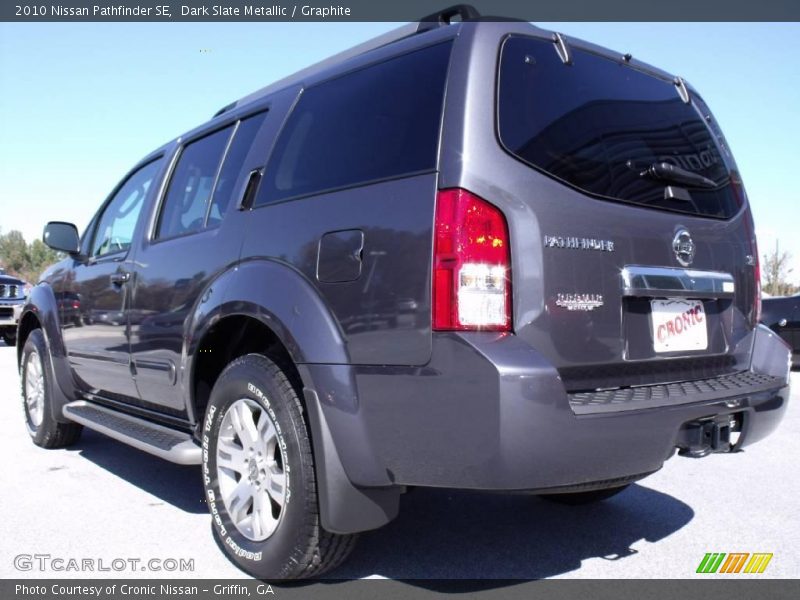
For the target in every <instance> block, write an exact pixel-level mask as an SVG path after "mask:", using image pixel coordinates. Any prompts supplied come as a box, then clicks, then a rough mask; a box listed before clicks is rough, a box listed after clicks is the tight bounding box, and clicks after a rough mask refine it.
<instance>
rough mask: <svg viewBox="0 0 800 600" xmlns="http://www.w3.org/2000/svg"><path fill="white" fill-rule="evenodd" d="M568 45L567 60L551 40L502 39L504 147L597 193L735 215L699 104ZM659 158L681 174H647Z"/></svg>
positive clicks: (727, 174) (722, 162)
mask: <svg viewBox="0 0 800 600" xmlns="http://www.w3.org/2000/svg"><path fill="white" fill-rule="evenodd" d="M571 50H572V64H570V65H567V64H564V62H562V60H561V58H560V57H559V54H558V52H557V51H556V47H555V45H554V44H553V42H551V41H545V40H539V39H534V38H529V37H522V36H512V37H509V38H508V39H507V40H506V41H505V42H504V44H503V49H502V55H501V61H500V76H499V83H498V88H499V89H498V92H499V98H498V125H499V135H500V141H501V142H502V144H503V146H505V148H506V149H507V150H508V151H509V152H511V153H512V154H514V155H515V156H516V157H518V158H520V159H521V160H523V161H525V162H526V163H528V164H529V165H531V166H532V167H535V168H537V169H539V170H541V171H544V172H545V173H547V174H548V175H551V176H553V177H556V178H558V179H560V180H562V181H563V182H565V183H567V184H570V185H572V186H574V187H577V188H579V189H580V190H582V191H584V192H587V193H589V194H592V195H595V196H599V197H602V198H604V199H609V200H616V201H623V202H631V203H635V204H641V205H645V206H650V207H653V208H659V209H664V210H673V211H679V212H687V213H691V214H696V215H701V216H707V217H716V218H729V217H731V216H733V215H734V214H735V213H736V212H737V211H738V209H739V206H740V204H741V194H740V193H739V190H740V187H739V185H738V181H739V179H738V174H737V173H736V172H735V171H734V169H735V163H734V162H733V159H732V157H731V156H730V153H729V151H728V149H727V146H726V144H725V140H724V139H723V138H722V134H721V132H720V131H719V128H718V127H717V126H716V123H714V121H713V117H712V116H711V114H710V113H709V112H708V109H707V107H706V106H705V104H704V103H703V102H702V100H700V99H699V98H697V97H696V96H695V97H692V98H691V101H690V103H688V104H687V103H686V102H684V101H683V100H682V99H681V97H680V94H679V92H678V88H677V87H676V85H675V84H674V83H673V82H672V81H669V80H665V79H661V78H659V77H656V76H654V75H651V74H648V73H645V72H643V71H640V70H638V69H635V68H633V67H631V66H629V65H626V64H623V63H621V62H617V61H614V60H610V59H608V58H604V57H602V56H600V55H598V54H595V53H593V52H589V51H584V50H581V49H577V48H574V47H573V48H572V49H571ZM690 96H691V94H690ZM663 163H667V164H668V165H673V166H675V167H678V168H679V169H680V171H681V172H680V173H678V175H675V174H674V172H673V174H671V175H668V176H667V175H665V174H664V173H663V169H661V170H660V171H659V170H658V169H656V171H657V172H656V173H654V172H653V170H652V169H651V167H652V166H653V165H661V164H663ZM648 170H649V171H650V172H649V173H647V174H645V172H647V171H648ZM697 176H701V177H700V179H703V178H704V181H702V182H701V183H698V181H697V179H698V177H697ZM676 178H677V179H676ZM732 180H733V181H734V182H735V184H734V185H733V186H732V185H731V181H732ZM668 186H669V189H668ZM676 188H678V189H676Z"/></svg>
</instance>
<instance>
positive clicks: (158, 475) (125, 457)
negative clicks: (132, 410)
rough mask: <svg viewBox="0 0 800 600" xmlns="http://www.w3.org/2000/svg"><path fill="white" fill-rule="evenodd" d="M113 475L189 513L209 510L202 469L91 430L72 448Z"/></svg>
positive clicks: (85, 430) (84, 431) (86, 431)
mask: <svg viewBox="0 0 800 600" xmlns="http://www.w3.org/2000/svg"><path fill="white" fill-rule="evenodd" d="M68 450H71V451H77V452H80V455H81V456H82V457H83V458H86V459H87V460H90V461H91V462H93V463H94V464H96V465H97V466H99V467H102V468H103V469H105V470H106V471H108V472H109V473H113V474H114V475H116V476H117V477H120V478H122V479H124V480H125V481H127V482H128V483H130V484H132V485H135V486H136V487H138V488H140V489H142V490H144V491H145V492H147V493H149V494H152V495H153V496H156V497H157V498H160V499H161V500H163V501H164V502H166V503H168V504H171V505H172V506H174V507H176V508H179V509H181V510H183V511H186V512H189V513H197V514H199V513H205V512H207V511H208V509H207V508H206V503H205V499H204V494H203V481H202V479H201V475H200V467H199V466H185V465H176V464H173V463H171V462H167V461H165V460H162V459H160V458H157V457H155V456H151V455H150V454H147V453H146V452H142V451H141V450H137V449H136V448H131V447H130V446H126V445H125V444H122V443H120V442H118V441H116V440H113V439H111V438H109V437H106V436H104V435H102V434H100V433H97V432H95V431H92V430H90V429H86V428H84V429H83V434H82V435H81V439H80V441H79V442H78V443H77V444H75V445H74V446H72V447H71V448H68Z"/></svg>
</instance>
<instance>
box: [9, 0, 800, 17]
mask: <svg viewBox="0 0 800 600" xmlns="http://www.w3.org/2000/svg"><path fill="white" fill-rule="evenodd" d="M459 1H463V0H396V1H387V0H328V1H324V0H300V1H299V2H293V1H286V0H274V1H272V2H270V1H269V0H266V1H264V2H259V1H258V0H255V1H251V0H222V1H218V2H214V1H208V2H205V1H198V0H181V1H179V2H174V1H171V0H93V1H92V0H89V1H86V0H60V1H59V0H56V1H55V2H50V1H48V2H44V1H42V0H34V1H32V2H26V1H24V0H15V1H4V2H2V3H0V21H12V22H14V21H29V22H36V21H39V22H46V21H98V22H112V21H162V22H164V21H167V22H168V21H249V22H258V21H402V22H406V21H417V20H420V19H421V18H422V17H425V16H428V15H431V14H435V13H437V12H439V11H442V10H443V9H445V8H446V7H449V6H452V5H454V4H457V3H459ZM466 3H467V4H470V5H471V6H473V7H474V8H475V9H477V11H478V12H479V13H480V14H481V15H482V16H484V17H489V18H492V17H495V18H497V17H502V18H514V19H522V20H525V21H798V20H800V2H798V1H797V0H758V1H755V0H669V1H668V2H663V1H643V0H602V1H600V0H556V1H545V0H467V2H466Z"/></svg>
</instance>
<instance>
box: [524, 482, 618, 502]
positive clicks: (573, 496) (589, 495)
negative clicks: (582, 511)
mask: <svg viewBox="0 0 800 600" xmlns="http://www.w3.org/2000/svg"><path fill="white" fill-rule="evenodd" d="M627 488H628V486H627V485H621V486H619V487H613V488H606V489H604V490H589V491H586V492H572V493H565V494H542V495H540V496H539V497H540V498H542V499H543V500H548V501H549V502H555V503H556V504H567V505H570V506H580V505H582V504H593V503H595V502H601V501H603V500H607V499H609V498H611V497H613V496H616V495H617V494H619V493H620V492H622V491H623V490H626V489H627Z"/></svg>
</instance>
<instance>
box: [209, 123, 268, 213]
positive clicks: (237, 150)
mask: <svg viewBox="0 0 800 600" xmlns="http://www.w3.org/2000/svg"><path fill="white" fill-rule="evenodd" d="M266 116H267V113H265V112H263V113H260V114H257V115H254V116H252V117H248V118H247V119H244V120H243V121H241V122H240V123H239V127H237V128H236V133H235V134H234V137H233V141H232V142H231V145H230V148H228V152H227V154H226V155H225V162H224V163H223V165H222V169H220V172H219V177H218V178H217V185H216V187H215V188H214V195H213V197H212V200H211V207H210V209H209V212H208V222H207V223H206V226H207V227H213V226H215V225H218V224H219V223H220V222H221V221H222V217H223V215H224V214H225V211H226V210H227V209H228V206H229V205H230V203H231V197H232V195H233V192H234V189H233V186H234V184H235V183H236V179H237V177H238V176H239V173H240V171H241V170H242V164H243V163H244V160H245V158H247V153H248V152H249V151H250V147H251V146H252V145H253V142H254V141H255V139H256V134H257V133H258V130H259V129H261V125H263V123H264V118H265V117H266Z"/></svg>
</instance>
